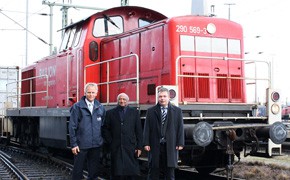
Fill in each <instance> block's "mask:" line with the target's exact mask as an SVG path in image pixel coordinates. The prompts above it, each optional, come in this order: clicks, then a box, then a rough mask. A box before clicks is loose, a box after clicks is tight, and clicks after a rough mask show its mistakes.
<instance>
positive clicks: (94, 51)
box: [3, 6, 287, 173]
mask: <svg viewBox="0 0 290 180" xmlns="http://www.w3.org/2000/svg"><path fill="white" fill-rule="evenodd" d="M63 30H64V36H63V40H62V44H61V47H60V51H59V53H57V54H55V55H51V56H48V57H45V58H43V59H41V60H39V61H37V62H35V63H34V64H33V65H30V66H28V67H25V68H24V69H22V79H21V90H20V96H19V97H20V100H19V101H20V104H19V106H18V108H14V109H13V108H12V109H8V110H7V116H6V119H5V122H4V123H11V124H13V128H11V129H9V130H4V131H8V132H3V133H6V134H7V135H9V138H7V139H9V140H15V141H17V142H19V143H21V144H25V145H29V146H36V147H40V146H45V147H54V148H61V149H64V148H70V144H69V141H68V139H69V138H68V120H69V115H70V114H69V109H70V107H71V106H72V104H73V103H75V102H77V101H78V100H79V99H80V98H81V96H82V95H83V94H84V90H83V88H84V84H85V83H87V82H96V83H98V84H99V95H98V99H99V100H100V102H101V103H102V104H103V105H104V106H105V107H106V108H107V109H110V108H111V107H112V106H115V105H116V96H117V94H119V93H121V92H126V93H127V94H128V95H129V97H130V104H131V106H133V107H136V108H137V109H138V110H139V111H140V116H141V118H142V120H144V117H145V114H146V110H147V109H148V107H150V106H152V105H153V104H155V103H156V91H157V90H158V88H159V87H160V86H164V87H168V88H169V89H170V97H171V101H172V103H174V104H175V105H177V106H179V107H181V109H182V111H183V116H184V126H185V131H184V133H185V137H186V145H185V148H184V150H183V151H181V152H180V154H179V156H180V157H179V158H180V164H181V165H188V166H193V167H195V168H196V169H197V170H198V171H199V172H201V173H209V172H211V171H213V170H215V169H216V168H219V167H227V168H228V170H229V172H230V171H231V169H232V164H233V159H234V156H235V155H236V156H238V157H240V153H241V152H243V151H244V152H245V154H246V155H255V153H256V152H257V151H259V150H260V147H261V145H266V148H265V153H267V154H268V155H270V156H271V155H272V151H273V150H278V152H281V143H282V142H283V141H284V140H285V138H286V136H287V133H286V129H285V126H284V125H283V124H282V123H281V122H280V121H281V106H280V102H279V98H280V95H279V92H278V91H275V90H273V89H272V87H271V83H269V84H268V86H267V90H266V89H265V93H266V94H267V98H266V103H265V105H266V115H264V116H257V109H258V108H257V107H258V104H257V103H250V104H249V103H247V95H246V93H253V92H254V91H253V92H247V88H246V86H247V84H253V82H257V81H259V80H263V79H258V78H249V77H248V76H247V75H246V70H245V69H246V67H245V66H246V65H251V64H255V63H257V62H259V61H253V60H252V61H247V60H244V49H243V44H244V42H243V30H242V27H241V25H239V24H237V23H235V22H232V21H229V20H226V19H220V18H214V17H205V16H193V15H187V16H181V17H172V18H167V17H166V16H164V15H162V14H160V13H159V12H156V11H153V10H150V9H147V8H142V7H136V6H123V7H116V8H111V9H108V10H105V11H102V12H98V13H96V14H94V15H92V16H90V17H88V18H86V19H84V20H82V21H79V22H77V23H74V24H71V25H69V26H67V27H66V28H65V29H63ZM266 64H267V62H266ZM267 66H268V64H267ZM251 73H252V72H251ZM268 79H271V78H270V77H269V78H268ZM267 82H268V81H267Z"/></svg>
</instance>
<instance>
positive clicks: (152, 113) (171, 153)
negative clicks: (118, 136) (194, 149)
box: [143, 103, 184, 168]
mask: <svg viewBox="0 0 290 180" xmlns="http://www.w3.org/2000/svg"><path fill="white" fill-rule="evenodd" d="M167 116H168V118H167V121H168V122H167V129H166V134H165V138H166V150H167V167H177V162H178V150H176V146H183V147H184V130H183V117H182V111H181V109H180V108H179V107H176V106H174V105H171V104H170V103H169V105H168V113H167ZM143 137H144V142H143V145H144V146H150V148H151V150H150V151H149V152H148V161H149V165H150V166H151V167H153V168H159V155H160V139H161V110H160V105H159V104H157V105H155V106H153V107H151V108H149V109H148V111H147V114H146V120H145V125H144V134H143Z"/></svg>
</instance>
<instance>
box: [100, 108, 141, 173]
mask: <svg viewBox="0 0 290 180" xmlns="http://www.w3.org/2000/svg"><path fill="white" fill-rule="evenodd" d="M120 111H121V108H120V107H119V106H117V107H116V108H113V109H111V110H109V111H107V113H106V118H105V123H104V126H103V137H104V139H105V141H106V142H107V143H108V144H109V146H110V151H111V160H112V164H111V168H112V173H113V175H115V176H120V175H136V174H139V162H138V159H137V158H136V157H135V150H136V149H139V150H141V149H142V126H141V120H140V116H139V112H138V111H137V110H136V109H133V108H131V107H128V106H127V108H126V112H125V114H124V116H123V119H121V116H120V115H121V113H120Z"/></svg>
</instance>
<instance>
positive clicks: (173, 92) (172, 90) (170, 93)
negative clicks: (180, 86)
mask: <svg viewBox="0 0 290 180" xmlns="http://www.w3.org/2000/svg"><path fill="white" fill-rule="evenodd" d="M169 96H170V100H172V99H174V98H175V97H176V91H175V90H174V89H169Z"/></svg>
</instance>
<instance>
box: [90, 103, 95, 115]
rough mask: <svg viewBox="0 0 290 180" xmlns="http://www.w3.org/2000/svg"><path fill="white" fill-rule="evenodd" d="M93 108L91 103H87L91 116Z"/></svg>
mask: <svg viewBox="0 0 290 180" xmlns="http://www.w3.org/2000/svg"><path fill="white" fill-rule="evenodd" d="M93 108H94V106H93V105H92V104H91V103H89V110H90V111H91V114H93Z"/></svg>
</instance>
